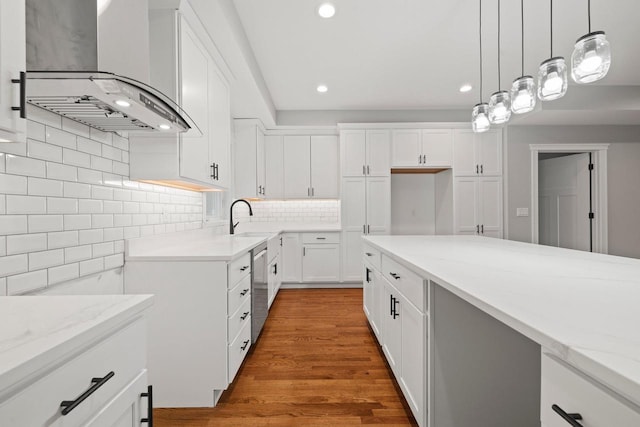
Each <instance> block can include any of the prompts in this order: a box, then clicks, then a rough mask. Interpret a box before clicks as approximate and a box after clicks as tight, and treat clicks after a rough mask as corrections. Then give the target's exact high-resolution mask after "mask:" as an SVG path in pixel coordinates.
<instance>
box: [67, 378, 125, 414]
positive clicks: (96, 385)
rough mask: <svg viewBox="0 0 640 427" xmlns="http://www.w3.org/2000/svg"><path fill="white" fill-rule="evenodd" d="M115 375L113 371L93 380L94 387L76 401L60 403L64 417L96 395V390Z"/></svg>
mask: <svg viewBox="0 0 640 427" xmlns="http://www.w3.org/2000/svg"><path fill="white" fill-rule="evenodd" d="M114 375H115V373H114V372H113V371H111V372H109V373H108V374H107V375H105V376H104V377H102V378H91V383H92V384H93V385H92V386H91V387H89V388H88V389H87V391H85V392H84V393H82V394H81V395H80V396H78V397H76V399H75V400H63V401H62V402H61V403H60V406H62V411H61V412H62V415H67V414H68V413H69V412H71V411H73V410H74V409H75V408H76V407H77V406H78V405H79V404H81V403H82V402H84V400H85V399H86V398H87V397H89V396H91V395H92V394H93V393H95V391H96V390H98V389H99V388H100V387H102V386H103V385H105V383H106V382H107V381H109V380H110V379H111V378H112V377H113V376H114Z"/></svg>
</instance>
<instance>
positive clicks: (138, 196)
mask: <svg viewBox="0 0 640 427" xmlns="http://www.w3.org/2000/svg"><path fill="white" fill-rule="evenodd" d="M131 201H132V202H146V201H147V194H146V193H145V192H144V191H131Z"/></svg>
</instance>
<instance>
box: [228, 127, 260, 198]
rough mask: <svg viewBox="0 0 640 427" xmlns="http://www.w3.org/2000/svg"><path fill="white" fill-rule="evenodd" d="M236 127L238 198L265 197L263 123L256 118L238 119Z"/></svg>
mask: <svg viewBox="0 0 640 427" xmlns="http://www.w3.org/2000/svg"><path fill="white" fill-rule="evenodd" d="M234 125H235V126H234V127H235V139H234V148H235V156H234V159H235V194H234V196H235V197H236V198H242V197H249V198H264V196H265V193H266V188H265V157H264V156H265V148H264V144H265V136H264V128H263V126H262V123H261V122H260V121H259V120H256V119H237V120H235V121H234Z"/></svg>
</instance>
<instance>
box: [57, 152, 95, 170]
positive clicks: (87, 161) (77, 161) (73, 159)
mask: <svg viewBox="0 0 640 427" xmlns="http://www.w3.org/2000/svg"><path fill="white" fill-rule="evenodd" d="M62 162H63V163H65V164H67V165H73V166H79V167H81V168H90V167H91V156H90V155H89V154H86V153H81V152H80V151H76V150H70V149H68V148H64V149H63V150H62Z"/></svg>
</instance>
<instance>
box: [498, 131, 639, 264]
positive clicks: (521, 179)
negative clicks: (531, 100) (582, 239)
mask: <svg viewBox="0 0 640 427" xmlns="http://www.w3.org/2000/svg"><path fill="white" fill-rule="evenodd" d="M550 143H558V144H574V143H575V144H578V143H579V144H585V143H593V144H596V143H609V144H611V145H610V146H609V150H608V165H607V168H608V172H609V176H608V177H607V178H608V189H607V191H608V202H609V206H608V207H609V212H608V213H609V223H608V227H609V253H610V254H612V255H621V256H628V257H634V258H640V224H639V223H638V220H637V218H638V214H637V213H638V212H640V185H639V184H640V167H639V165H640V126H511V127H509V128H508V130H507V132H506V144H507V150H506V152H507V159H506V161H507V169H508V172H507V200H508V204H507V207H506V209H507V215H506V219H507V221H508V236H507V238H508V239H510V240H519V241H523V242H530V241H531V216H529V217H517V216H516V208H522V207H528V208H531V206H530V205H531V152H530V150H529V144H550Z"/></svg>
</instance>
